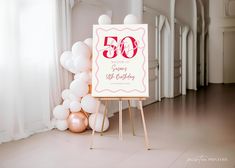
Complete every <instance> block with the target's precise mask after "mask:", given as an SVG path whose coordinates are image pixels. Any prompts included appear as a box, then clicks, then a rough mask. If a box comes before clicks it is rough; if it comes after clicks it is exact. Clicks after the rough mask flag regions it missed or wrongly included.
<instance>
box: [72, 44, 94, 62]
mask: <svg viewBox="0 0 235 168" xmlns="http://www.w3.org/2000/svg"><path fill="white" fill-rule="evenodd" d="M72 54H73V57H74V58H76V57H80V58H88V59H89V58H90V57H91V50H90V48H89V47H88V46H87V45H86V44H85V43H84V42H82V41H78V42H76V43H75V44H74V45H73V46H72Z"/></svg>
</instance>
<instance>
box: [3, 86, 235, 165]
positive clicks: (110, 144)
mask: <svg viewBox="0 0 235 168" xmlns="http://www.w3.org/2000/svg"><path fill="white" fill-rule="evenodd" d="M144 110H145V116H146V121H147V128H148V131H149V138H150V143H151V147H152V150H150V151H146V150H145V149H144V143H143V128H142V125H141V118H140V113H139V112H138V111H137V110H133V113H134V114H133V116H134V121H135V129H136V133H137V136H135V137H133V136H132V135H131V130H130V124H129V120H128V115H127V112H125V113H124V116H123V119H124V127H123V130H124V139H123V141H119V140H118V138H117V135H118V115H115V116H114V117H112V118H111V119H110V129H109V131H108V132H107V133H105V135H104V136H103V137H101V136H99V135H98V134H96V135H97V136H96V137H95V141H94V145H95V149H93V150H89V142H90V131H87V132H85V133H83V134H73V133H70V132H69V131H67V132H59V131H56V130H53V131H49V132H46V133H40V134H37V135H34V136H32V137H30V138H27V139H24V140H20V141H15V142H10V143H5V144H1V145H0V168H100V167H102V168H132V167H133V168H184V167H185V168H235V85H211V86H210V87H208V88H207V89H201V90H199V91H198V92H188V94H187V96H186V97H185V96H181V97H177V98H175V99H164V100H163V101H162V102H161V103H155V104H152V105H149V106H147V107H145V108H144Z"/></svg>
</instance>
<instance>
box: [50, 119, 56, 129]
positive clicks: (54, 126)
mask: <svg viewBox="0 0 235 168" xmlns="http://www.w3.org/2000/svg"><path fill="white" fill-rule="evenodd" d="M56 121H57V119H55V118H52V119H51V127H52V128H56Z"/></svg>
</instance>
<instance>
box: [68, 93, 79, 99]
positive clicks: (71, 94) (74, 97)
mask: <svg viewBox="0 0 235 168" xmlns="http://www.w3.org/2000/svg"><path fill="white" fill-rule="evenodd" d="M69 100H71V101H81V97H80V96H76V95H75V94H73V93H70V94H69Z"/></svg>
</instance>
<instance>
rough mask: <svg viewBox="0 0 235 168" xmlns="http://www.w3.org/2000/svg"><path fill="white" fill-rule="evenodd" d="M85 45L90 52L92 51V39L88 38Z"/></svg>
mask: <svg viewBox="0 0 235 168" xmlns="http://www.w3.org/2000/svg"><path fill="white" fill-rule="evenodd" d="M84 43H85V44H86V45H87V46H88V47H89V48H90V50H91V51H92V38H87V39H86V40H84Z"/></svg>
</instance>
